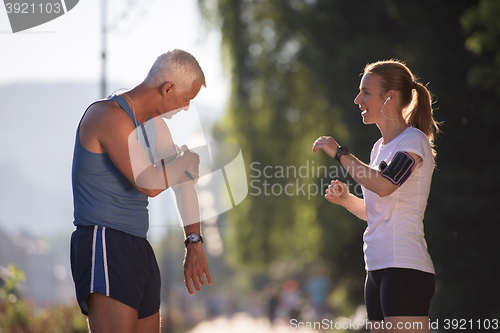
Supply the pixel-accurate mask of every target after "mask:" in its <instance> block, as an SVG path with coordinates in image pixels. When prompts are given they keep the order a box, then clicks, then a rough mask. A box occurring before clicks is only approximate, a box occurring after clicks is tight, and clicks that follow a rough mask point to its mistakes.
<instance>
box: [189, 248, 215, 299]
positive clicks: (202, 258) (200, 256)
mask: <svg viewBox="0 0 500 333" xmlns="http://www.w3.org/2000/svg"><path fill="white" fill-rule="evenodd" d="M205 278H206V280H207V281H206V282H208V284H209V285H212V278H211V277H210V272H209V271H208V263H207V257H206V255H205V252H204V251H203V247H202V244H201V242H198V243H190V244H188V245H187V249H186V256H185V258H184V283H185V284H186V288H187V290H188V293H189V295H193V294H194V292H193V285H194V289H196V291H200V290H201V287H202V286H204V285H205ZM191 280H192V284H193V285H192V284H191Z"/></svg>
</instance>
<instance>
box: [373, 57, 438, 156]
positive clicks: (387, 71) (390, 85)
mask: <svg viewBox="0 0 500 333" xmlns="http://www.w3.org/2000/svg"><path fill="white" fill-rule="evenodd" d="M368 73H372V74H376V75H378V76H379V77H380V88H381V90H382V92H384V93H385V92H388V91H389V90H395V91H397V92H399V94H400V99H401V108H402V110H403V118H404V119H405V121H406V123H407V124H408V125H409V126H412V127H415V128H418V129H419V130H420V131H422V132H423V133H424V134H425V135H426V136H427V138H428V139H429V142H430V144H431V147H432V156H433V157H434V158H435V157H436V151H435V150H434V134H437V133H439V132H440V131H439V123H437V122H436V121H435V120H434V117H433V115H432V113H433V110H432V101H431V94H430V92H429V90H428V89H427V87H426V86H424V85H422V84H421V83H419V82H417V81H416V79H415V76H414V75H413V73H412V72H411V71H410V69H409V68H408V67H406V65H405V64H404V63H402V62H401V61H399V60H385V61H378V62H375V63H372V64H367V65H366V67H365V70H364V74H368Z"/></svg>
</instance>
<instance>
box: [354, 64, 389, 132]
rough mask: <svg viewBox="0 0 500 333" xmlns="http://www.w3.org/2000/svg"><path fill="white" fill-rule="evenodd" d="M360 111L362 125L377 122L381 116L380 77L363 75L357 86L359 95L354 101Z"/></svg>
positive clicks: (382, 102)
mask: <svg viewBox="0 0 500 333" xmlns="http://www.w3.org/2000/svg"><path fill="white" fill-rule="evenodd" d="M354 103H355V104H358V105H359V109H360V110H361V111H362V112H361V116H362V117H363V123H365V124H373V123H376V122H377V121H378V119H379V118H380V117H382V114H381V113H380V110H381V109H382V105H383V104H384V98H383V97H382V94H381V90H380V77H379V76H378V75H375V74H370V73H367V74H364V75H363V77H362V78H361V83H360V84H359V94H358V95H357V96H356V98H355V99H354Z"/></svg>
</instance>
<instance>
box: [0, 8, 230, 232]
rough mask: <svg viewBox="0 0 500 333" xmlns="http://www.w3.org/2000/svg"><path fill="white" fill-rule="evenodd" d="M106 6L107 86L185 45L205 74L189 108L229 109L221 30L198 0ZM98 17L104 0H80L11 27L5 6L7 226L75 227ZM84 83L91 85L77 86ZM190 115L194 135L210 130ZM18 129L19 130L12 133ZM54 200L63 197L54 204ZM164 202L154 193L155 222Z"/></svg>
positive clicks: (1, 41) (2, 86) (136, 76)
mask: <svg viewBox="0 0 500 333" xmlns="http://www.w3.org/2000/svg"><path fill="white" fill-rule="evenodd" d="M134 3H135V4H134ZM127 6H128V7H127ZM107 8H108V26H109V33H108V36H107V41H108V44H107V59H108V62H107V64H108V65H107V80H108V89H107V93H108V94H109V93H111V92H113V91H114V90H116V89H118V88H133V87H134V86H135V85H137V84H139V83H140V82H141V81H142V80H143V79H144V77H145V75H146V74H147V72H148V71H149V68H150V67H151V65H152V64H153V62H154V60H155V59H156V57H157V56H158V55H160V54H161V53H163V52H165V51H168V50H172V49H175V48H180V49H184V50H186V51H188V52H190V53H191V54H193V55H194V56H195V57H196V58H197V60H198V62H199V63H200V65H201V67H202V69H203V70H204V73H205V77H206V81H207V88H203V89H202V90H201V91H200V93H199V94H198V96H197V97H196V99H195V100H194V106H195V107H193V108H192V110H191V111H192V112H191V115H192V116H194V117H195V118H196V117H197V114H196V111H197V113H198V114H199V118H200V119H201V121H202V122H203V123H205V122H209V123H213V122H214V121H216V120H217V119H219V118H220V117H221V116H222V115H223V113H224V109H225V104H226V101H227V98H228V95H229V75H228V74H227V72H225V71H224V70H223V66H222V61H221V54H220V43H221V42H220V41H221V36H220V33H219V32H218V31H217V30H216V29H215V28H208V25H207V24H206V23H204V22H203V21H202V18H201V17H200V13H199V11H198V7H197V0H182V1H179V0H143V1H130V0H122V1H119V0H108V6H107ZM100 26H101V2H100V1H99V0H82V1H80V2H79V3H78V4H77V5H76V7H75V8H73V9H72V10H71V11H69V12H67V13H66V14H64V15H63V16H61V17H59V18H56V19H55V20H53V21H50V22H47V23H45V24H43V25H40V26H37V27H34V28H31V29H29V30H26V31H23V32H18V33H15V34H14V33H12V31H11V27H10V24H9V21H8V17H7V14H6V10H5V7H4V6H0V114H1V115H2V118H3V120H4V121H3V122H1V123H0V171H2V172H3V173H2V174H0V226H1V227H3V228H4V229H6V230H7V231H9V232H11V233H15V232H17V231H20V230H24V231H29V232H30V233H31V234H33V235H34V236H41V235H46V234H47V233H50V232H58V231H63V232H65V233H66V232H68V231H69V230H72V228H73V226H72V223H71V222H72V205H71V203H72V201H71V195H72V194H71V182H70V174H71V157H72V152H73V145H74V135H75V129H76V126H77V124H78V120H79V118H80V117H81V115H82V114H83V111H84V110H85V107H86V106H87V105H88V104H90V103H91V102H93V101H94V100H96V99H98V98H100V97H101V96H98V95H99V81H100V77H101V61H100V52H101V34H100V29H101V28H100ZM46 87H48V88H46ZM80 87H91V88H92V89H90V90H89V89H86V90H84V89H83V88H82V91H75V89H80ZM55 88H57V89H58V90H56V91H54V89H55ZM59 88H60V89H59ZM89 91H90V92H89ZM94 92H95V93H94ZM64 97H65V98H66V99H64ZM70 97H71V98H74V100H75V101H76V100H78V101H77V102H75V104H77V105H72V106H71V108H69V107H64V108H63V107H62V106H61V107H60V104H63V103H65V104H66V105H67V103H71V102H68V101H67V98H70ZM63 100H64V102H62V101H63ZM59 101H61V102H59ZM13 105H14V106H13ZM40 110H42V111H43V115H41V114H40V113H41V112H42V111H40ZM68 110H71V111H68ZM68 113H70V114H68ZM19 123H22V124H23V125H24V126H23V127H22V129H23V130H22V131H19V127H16V126H13V124H19ZM191 123H194V127H195V128H194V129H192V131H197V134H196V135H195V136H193V137H196V138H197V140H198V143H204V142H203V140H200V138H199V137H200V135H202V136H203V135H205V136H208V135H209V128H207V127H206V126H205V125H203V126H202V125H201V124H200V122H199V121H198V122H196V121H195V122H191ZM19 133H22V135H21V137H19V138H18V139H16V140H12V138H14V137H16V136H18V135H19ZM181 136H182V134H181ZM174 140H175V138H174ZM180 140H186V139H185V138H182V137H180ZM61 142H62V144H60V143H61ZM54 143H57V144H58V145H57V146H55V145H54ZM186 143H187V141H186ZM34 161H36V162H35V168H34V167H33V162H34ZM16 177H17V178H19V179H21V178H23V179H24V180H23V181H22V182H20V181H17V180H16ZM19 184H22V185H19ZM49 198H51V199H50V200H49ZM55 198H58V199H55ZM155 199H156V198H155ZM55 201H58V202H60V203H61V204H60V205H59V206H54V207H52V206H53V205H54V204H53V203H54V202H55ZM21 202H22V203H21ZM24 202H29V203H28V204H25V203H24ZM159 206H160V205H159V204H158V203H155V201H154V200H152V203H151V205H150V207H151V209H150V211H151V224H152V225H153V227H154V225H155V224H156V225H158V224H161V223H159V222H158V219H160V218H161V216H160V215H162V214H164V211H162V208H161V207H159ZM54 210H57V211H58V213H57V214H56V213H55V212H54ZM40 216H42V217H45V218H47V219H50V221H48V222H47V221H45V220H43V218H42V219H40ZM40 220H42V222H40Z"/></svg>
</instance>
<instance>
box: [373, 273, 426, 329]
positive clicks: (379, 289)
mask: <svg viewBox="0 0 500 333" xmlns="http://www.w3.org/2000/svg"><path fill="white" fill-rule="evenodd" d="M434 289H435V286H434V274H431V273H426V272H422V271H419V270H415V269H409V268H385V269H380V270H374V271H368V273H367V274H366V281H365V304H366V311H367V313H368V319H369V320H384V318H385V317H392V316H428V315H429V307H430V304H431V299H432V297H433V296H434Z"/></svg>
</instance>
